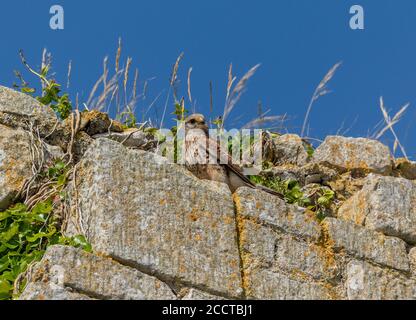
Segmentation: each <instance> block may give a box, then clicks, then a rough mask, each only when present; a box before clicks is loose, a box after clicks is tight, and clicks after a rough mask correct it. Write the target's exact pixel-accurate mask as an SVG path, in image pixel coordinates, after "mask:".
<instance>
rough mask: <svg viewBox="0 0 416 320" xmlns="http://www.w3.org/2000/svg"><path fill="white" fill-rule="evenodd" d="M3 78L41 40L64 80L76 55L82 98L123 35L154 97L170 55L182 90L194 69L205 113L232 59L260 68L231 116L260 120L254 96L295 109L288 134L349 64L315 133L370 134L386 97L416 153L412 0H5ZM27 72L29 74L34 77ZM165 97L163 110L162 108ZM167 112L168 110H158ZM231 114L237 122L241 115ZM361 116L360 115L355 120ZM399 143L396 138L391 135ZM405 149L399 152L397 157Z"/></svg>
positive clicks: (415, 11)
mask: <svg viewBox="0 0 416 320" xmlns="http://www.w3.org/2000/svg"><path fill="white" fill-rule="evenodd" d="M52 4H60V5H62V6H63V7H64V9H65V29H64V30H63V31H53V30H51V29H50V28H49V18H50V14H49V8H50V6H51V5H52ZM353 4H360V5H362V6H363V7H364V9H365V27H366V29H365V30H364V31H353V30H351V29H350V28H349V18H350V14H349V8H350V7H351V6H352V5H353ZM0 30H2V31H1V33H2V37H1V50H0V84H2V85H6V86H11V85H12V83H13V81H14V75H13V70H15V69H17V70H23V69H24V68H23V67H22V66H21V65H20V61H19V57H18V50H19V49H23V50H24V51H25V54H26V57H27V59H28V61H29V62H30V63H31V64H32V65H34V66H38V65H39V61H40V57H41V51H42V48H44V47H47V48H48V49H49V51H51V52H52V54H53V56H54V71H55V72H56V75H57V78H58V80H60V82H62V83H65V82H66V73H67V64H68V61H69V60H72V61H73V70H72V81H71V87H70V93H71V95H72V97H74V96H75V94H76V93H77V92H78V93H79V94H80V100H81V101H85V100H86V98H87V95H88V93H89V92H90V90H91V88H92V86H93V84H94V83H95V81H96V79H97V78H98V77H99V76H100V75H101V72H102V59H103V58H104V56H106V55H109V56H110V62H113V60H114V54H115V50H116V47H117V39H118V37H122V39H123V53H124V54H123V59H125V58H126V55H129V56H131V57H132V58H133V59H134V60H133V63H134V66H137V67H139V69H140V73H141V79H146V78H152V77H156V79H155V80H153V81H152V82H151V83H150V86H149V90H150V91H149V98H148V101H146V102H144V103H145V104H146V103H147V104H150V102H151V100H152V98H153V97H155V96H156V95H157V94H158V93H159V92H160V91H161V90H164V89H167V87H168V78H169V75H170V72H171V68H172V65H173V63H174V62H175V59H176V57H177V56H178V55H179V53H180V52H182V51H183V52H184V53H185V58H184V60H183V63H182V65H181V69H180V77H181V79H182V87H181V88H182V95H185V94H186V73H187V70H188V68H189V67H191V66H192V67H193V76H192V91H193V96H194V98H196V99H197V101H198V105H197V108H198V111H200V112H202V113H206V114H208V112H209V81H210V80H212V82H213V89H214V104H215V110H214V113H215V115H220V114H222V108H223V105H224V98H225V86H226V81H227V69H228V65H229V64H230V63H231V62H232V63H233V64H234V71H235V74H236V75H239V76H241V75H242V74H243V73H244V72H245V71H247V70H248V69H249V68H250V67H252V66H253V65H255V64H257V63H261V64H262V66H261V68H260V69H259V71H258V72H257V74H256V75H255V76H254V78H252V80H251V81H250V83H249V88H248V91H247V93H246V94H245V95H244V96H243V98H242V99H241V101H240V103H239V105H238V106H237V107H236V109H235V111H234V112H233V113H232V115H231V117H230V121H229V125H233V126H237V127H238V125H241V124H244V123H246V122H247V121H248V120H250V119H252V118H254V117H255V116H256V113H257V111H256V110H257V101H258V100H261V101H262V102H263V105H264V108H266V107H269V108H271V109H272V113H273V114H287V115H288V116H289V117H290V120H289V121H288V122H287V123H286V125H287V127H288V130H289V131H291V132H300V128H301V125H302V121H303V117H304V114H305V111H306V108H307V105H308V102H309V100H310V97H311V95H312V93H313V91H314V88H315V87H316V86H317V84H318V83H319V81H320V80H321V79H322V77H323V76H324V74H325V73H326V72H327V71H328V70H329V68H330V67H331V66H332V65H334V64H335V63H336V62H338V61H341V60H342V61H343V65H342V67H341V69H340V70H339V71H338V73H337V74H336V76H335V78H334V79H333V81H332V82H331V83H330V85H329V87H330V89H331V90H332V91H333V92H332V93H331V94H330V95H328V96H325V97H323V98H322V99H321V100H319V101H318V102H317V104H316V105H315V107H314V110H313V111H312V114H311V118H310V126H311V131H310V135H311V136H313V137H315V138H323V137H324V136H325V135H329V134H335V133H336V132H337V131H338V129H339V128H340V127H341V126H342V123H343V122H344V123H345V124H344V128H348V127H350V126H351V125H352V124H354V126H353V127H352V128H351V130H350V131H349V132H348V134H347V135H350V136H366V135H367V134H368V131H369V130H371V129H372V128H373V127H374V126H375V125H376V124H377V123H378V122H379V121H380V120H381V119H382V116H381V113H380V110H379V107H378V99H379V97H380V96H381V95H382V96H384V98H385V103H386V105H387V106H388V107H389V109H390V110H391V112H392V113H394V112H397V111H398V109H399V108H400V106H402V105H403V104H404V103H406V102H410V103H411V104H412V105H411V106H410V108H409V109H408V111H407V114H406V115H405V117H404V119H403V120H402V121H401V123H400V124H399V125H398V126H397V133H398V135H399V137H400V138H401V140H402V142H403V144H404V145H405V147H406V149H407V152H408V154H409V156H410V157H411V158H413V159H414V158H415V157H416V139H414V137H415V136H416V124H415V122H416V37H415V33H416V32H415V31H416V1H414V0H398V1H387V0H386V1H381V0H379V1H375V0H371V1H369V0H355V1H348V0H279V1H272V0H259V1H248V0H238V1H237V0H233V1H232V0H228V1H227V0H210V1H195V0H176V1H168V0H165V1H162V0H151V1H150V0H146V1H144V0H143V1H141V0H140V1H133V0H118V1H109V0H101V1H98V0H94V1H93V0H88V1H78V0H66V1H62V0H61V1H59V0H54V1H49V0H38V1H33V0H20V1H7V2H6V1H3V2H2V9H1V11H0ZM28 79H29V80H33V79H31V77H28ZM164 101H165V99H164V98H163V99H161V100H160V102H159V103H158V105H157V106H156V107H157V108H158V109H159V110H162V109H163V105H164ZM159 112H161V111H159ZM233 119H239V120H238V121H237V123H234V121H233ZM354 120H356V121H355V122H354ZM383 139H384V140H383V141H384V142H385V143H388V144H390V145H391V144H392V137H391V135H389V134H387V135H386V136H385V137H384V138H383ZM398 155H399V153H398Z"/></svg>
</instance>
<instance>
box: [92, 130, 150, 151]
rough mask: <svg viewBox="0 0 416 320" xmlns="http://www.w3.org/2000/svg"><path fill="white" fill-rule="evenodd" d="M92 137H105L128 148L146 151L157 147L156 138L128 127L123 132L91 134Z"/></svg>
mask: <svg viewBox="0 0 416 320" xmlns="http://www.w3.org/2000/svg"><path fill="white" fill-rule="evenodd" d="M93 138H94V139H99V138H107V139H111V140H114V141H117V142H120V143H123V145H124V146H126V147H130V148H137V149H141V150H146V151H153V150H155V148H156V147H157V144H158V142H157V140H156V138H155V137H154V136H153V135H151V134H149V133H145V132H143V131H142V130H138V129H129V130H126V131H123V132H119V133H118V132H110V133H101V134H97V135H94V136H93Z"/></svg>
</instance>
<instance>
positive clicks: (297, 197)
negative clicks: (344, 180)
mask: <svg viewBox="0 0 416 320" xmlns="http://www.w3.org/2000/svg"><path fill="white" fill-rule="evenodd" d="M250 180H251V181H252V182H253V183H254V184H260V185H263V186H265V187H267V188H270V189H272V190H275V191H277V192H279V193H281V194H282V195H284V198H285V201H286V202H287V203H290V204H296V205H298V206H300V207H303V208H307V209H309V210H311V211H313V212H315V214H316V217H317V218H318V219H319V220H323V219H324V218H325V217H326V216H327V213H326V212H327V209H328V208H329V207H330V206H331V204H332V202H333V201H334V199H335V193H334V191H332V190H330V189H327V188H323V187H321V188H318V189H317V190H316V191H314V193H313V194H310V195H309V196H307V195H305V193H304V192H303V191H302V189H301V187H300V185H299V182H298V181H296V180H291V179H289V180H286V181H281V180H280V179H273V178H266V177H263V176H251V177H250Z"/></svg>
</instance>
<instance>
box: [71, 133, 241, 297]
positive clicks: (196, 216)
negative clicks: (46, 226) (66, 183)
mask: <svg viewBox="0 0 416 320" xmlns="http://www.w3.org/2000/svg"><path fill="white" fill-rule="evenodd" d="M76 181H77V185H76V190H75V189H73V190H72V192H71V195H72V196H71V197H72V209H73V215H72V223H70V225H69V226H70V228H69V230H68V231H70V230H76V228H75V227H74V226H76V225H78V226H80V227H81V229H85V231H86V235H87V238H88V239H89V241H90V242H91V243H92V245H93V247H94V249H95V250H96V251H97V252H102V253H105V254H107V255H109V256H111V257H113V258H115V259H116V260H119V261H124V262H126V263H128V264H130V265H134V266H137V267H139V268H142V269H143V270H148V271H149V272H150V273H153V274H156V275H158V277H159V278H162V279H167V280H169V281H173V282H177V283H179V284H182V285H187V284H191V286H192V287H195V288H203V289H204V291H205V290H206V291H208V292H210V293H214V294H215V293H218V294H219V295H223V296H230V297H238V296H240V295H241V293H242V289H241V276H240V265H239V254H238V245H237V233H236V223H235V215H234V206H233V202H232V198H231V194H230V191H229V189H228V187H227V186H226V185H223V184H219V183H214V182H208V181H201V180H198V179H197V178H195V177H194V176H193V175H192V174H190V173H189V172H188V171H186V170H185V169H184V168H182V167H180V166H177V165H174V164H170V163H168V161H167V160H166V159H165V158H162V157H159V156H157V155H155V154H152V153H147V152H144V151H136V150H130V149H127V148H125V147H123V146H122V145H121V144H119V143H117V142H114V141H111V140H108V139H98V140H96V141H95V142H94V143H93V145H92V146H91V147H90V149H88V151H87V152H86V154H85V156H84V158H83V160H82V161H81V163H80V165H79V166H78V168H77V175H76ZM75 195H76V197H75ZM75 207H78V208H79V210H75ZM76 217H79V219H77V218H76Z"/></svg>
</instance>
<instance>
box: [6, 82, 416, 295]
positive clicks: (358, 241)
mask: <svg viewBox="0 0 416 320" xmlns="http://www.w3.org/2000/svg"><path fill="white" fill-rule="evenodd" d="M94 119H96V118H93V120H94ZM100 119H101V120H99V121H98V120H94V121H96V122H95V123H94V126H93V127H94V128H95V129H97V130H95V129H94V130H93V131H94V132H93V133H92V132H89V131H88V130H91V128H92V126H88V121H91V120H88V121H86V123H84V124H83V126H82V131H81V132H80V133H79V134H78V135H77V137H76V138H75V144H76V145H78V146H79V148H77V149H75V150H77V162H78V163H77V165H76V170H75V174H74V178H73V179H72V181H70V183H69V185H68V189H67V193H68V195H69V208H70V212H69V215H68V221H69V223H68V224H67V226H66V228H65V230H64V231H65V232H66V234H68V235H71V234H72V235H75V234H79V233H83V234H85V236H86V237H87V239H88V241H89V242H91V244H92V246H93V249H94V251H93V253H86V252H83V251H82V250H80V249H75V248H72V247H65V246H52V247H50V248H49V249H48V250H47V252H46V254H45V256H44V257H43V259H42V261H41V262H40V263H38V264H37V265H36V266H35V267H34V269H33V271H32V272H31V276H30V278H29V282H28V285H27V287H26V289H25V291H24V292H23V294H22V295H21V297H20V298H21V299H27V300H32V299H80V300H86V299H167V300H170V299H172V300H174V299H320V300H327V299H349V300H353V299H415V298H416V247H415V246H416V210H415V207H416V185H415V181H414V179H415V178H416V164H415V163H412V162H410V161H406V160H403V159H402V160H395V159H394V158H393V157H392V156H391V154H390V151H389V149H388V148H387V147H386V146H384V145H383V144H381V143H380V142H378V141H373V140H368V139H363V138H345V137H338V136H333V137H328V138H327V139H326V140H325V142H323V143H322V145H321V146H320V147H319V148H318V149H317V150H315V152H314V154H313V156H310V155H308V153H307V152H306V149H305V142H304V141H302V139H300V138H299V137H298V136H296V135H283V136H279V137H276V138H274V142H273V146H272V148H271V153H270V154H271V160H272V161H271V162H272V163H273V164H274V167H273V168H271V169H270V170H269V171H268V172H267V174H269V175H270V174H271V175H273V176H274V177H280V178H282V179H283V178H294V179H296V180H298V181H299V182H300V184H301V186H302V187H305V188H308V186H310V184H312V183H313V184H319V185H322V186H325V187H327V188H331V189H332V190H333V191H334V192H335V194H336V203H335V205H334V209H333V210H332V211H333V213H332V214H331V215H330V216H328V217H326V218H325V219H324V220H323V221H320V220H318V219H317V218H316V216H315V215H314V214H313V213H312V212H311V211H310V210H307V209H304V208H300V207H297V206H295V205H290V204H287V203H286V202H285V201H283V200H281V199H280V198H278V197H275V196H273V195H270V194H268V193H265V192H264V191H261V190H257V189H250V188H240V189H238V190H237V191H236V192H235V193H234V194H231V192H230V191H229V189H228V187H227V186H226V185H223V184H219V183H215V182H210V181H202V180H199V179H197V178H195V177H194V176H193V175H192V174H190V173H189V172H188V171H187V170H186V169H185V168H183V167H181V166H179V165H175V164H170V163H168V161H167V160H166V159H165V158H162V157H160V156H158V155H156V154H154V153H151V152H148V151H144V150H139V149H146V150H149V149H148V148H140V146H141V142H140V141H142V140H143V139H145V138H146V137H144V136H140V139H141V140H140V141H139V140H134V141H135V143H134V144H133V145H131V144H128V146H125V145H122V144H121V143H120V142H117V141H113V140H111V139H108V138H112V137H111V134H108V133H107V129H108V125H109V124H108V121H107V118H105V117H104V118H103V117H101V118H100ZM97 121H98V122H97ZM100 121H101V122H100ZM28 123H31V126H32V127H33V126H37V127H39V128H40V129H39V132H40V133H41V137H42V138H43V139H45V143H47V145H48V148H49V149H50V150H52V151H53V152H52V151H51V153H55V154H56V153H58V154H62V153H63V152H65V151H66V150H65V145H66V142H67V139H68V137H69V136H70V134H69V133H68V130H67V127H66V126H65V123H61V122H60V121H58V120H57V119H56V117H55V116H54V115H53V114H51V112H50V111H49V109H48V108H47V107H45V106H40V105H38V104H37V102H36V101H35V100H32V99H31V98H30V97H27V96H25V95H23V94H20V93H17V92H14V91H12V90H10V89H7V88H3V87H0V209H5V208H7V207H8V206H9V205H10V204H11V203H12V201H13V199H14V197H15V196H16V194H17V193H18V192H19V190H20V189H21V187H22V184H23V183H24V182H25V181H26V180H27V179H29V178H30V176H31V170H29V168H30V166H31V162H32V161H33V160H34V159H33V156H32V153H31V152H30V151H29V150H30V145H31V140H30V137H31V135H30V134H29V131H30V128H31V126H29V125H28ZM97 123H98V124H97ZM100 128H101V129H100ZM116 131H118V132H117V134H116V135H115V137H117V139H118V141H120V135H121V136H122V135H123V132H121V131H122V130H116ZM117 139H115V140H117ZM137 141H139V142H137ZM147 145H148V144H147ZM132 147H134V148H132ZM61 149H62V150H61Z"/></svg>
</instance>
